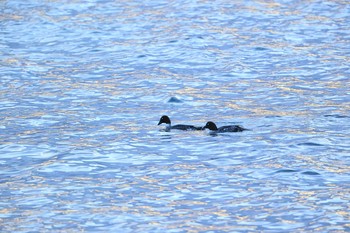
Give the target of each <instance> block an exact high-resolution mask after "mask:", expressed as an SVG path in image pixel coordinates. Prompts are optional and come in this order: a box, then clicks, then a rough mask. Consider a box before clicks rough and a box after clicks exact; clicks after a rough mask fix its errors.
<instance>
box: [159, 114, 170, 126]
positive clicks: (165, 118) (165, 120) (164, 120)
mask: <svg viewBox="0 0 350 233" xmlns="http://www.w3.org/2000/svg"><path fill="white" fill-rule="evenodd" d="M162 123H165V124H168V125H170V124H171V121H170V118H169V117H168V116H166V115H164V116H162V117H161V118H160V120H159V122H158V125H160V124H162Z"/></svg>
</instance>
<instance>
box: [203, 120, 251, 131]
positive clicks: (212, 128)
mask: <svg viewBox="0 0 350 233" xmlns="http://www.w3.org/2000/svg"><path fill="white" fill-rule="evenodd" d="M203 129H209V130H210V131H211V132H213V133H227V132H242V131H244V130H248V129H246V128H243V127H242V126H239V125H226V126H221V127H219V128H218V127H217V126H216V124H215V123H214V122H212V121H208V122H207V124H206V125H205V126H204V127H203Z"/></svg>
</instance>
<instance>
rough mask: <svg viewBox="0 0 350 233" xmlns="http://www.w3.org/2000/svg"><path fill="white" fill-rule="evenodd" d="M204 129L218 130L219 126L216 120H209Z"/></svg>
mask: <svg viewBox="0 0 350 233" xmlns="http://www.w3.org/2000/svg"><path fill="white" fill-rule="evenodd" d="M203 129H209V130H218V127H216V125H215V123H214V122H212V121H208V122H207V124H206V125H205V126H204V127H203Z"/></svg>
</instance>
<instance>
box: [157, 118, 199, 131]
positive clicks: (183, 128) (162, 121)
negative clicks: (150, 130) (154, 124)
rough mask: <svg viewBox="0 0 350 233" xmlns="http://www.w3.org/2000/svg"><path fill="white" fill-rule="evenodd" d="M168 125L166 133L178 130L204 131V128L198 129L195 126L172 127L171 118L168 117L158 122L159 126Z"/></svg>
mask: <svg viewBox="0 0 350 233" xmlns="http://www.w3.org/2000/svg"><path fill="white" fill-rule="evenodd" d="M163 123H164V124H166V127H165V131H170V130H171V129H178V130H204V128H203V127H196V126H193V125H173V126H172V125H171V121H170V118H169V117H168V116H166V115H164V116H162V117H161V118H160V120H159V122H158V125H160V124H163Z"/></svg>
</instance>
